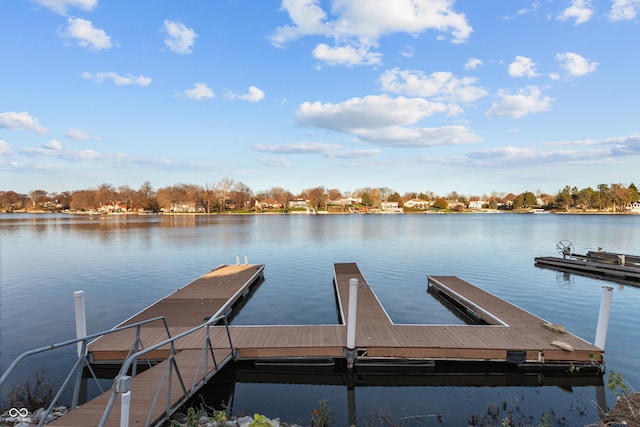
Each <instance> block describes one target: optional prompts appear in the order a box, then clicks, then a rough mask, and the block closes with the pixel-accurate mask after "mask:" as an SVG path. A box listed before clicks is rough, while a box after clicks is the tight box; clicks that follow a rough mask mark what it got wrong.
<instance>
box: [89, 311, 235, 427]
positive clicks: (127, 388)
mask: <svg viewBox="0 0 640 427" xmlns="http://www.w3.org/2000/svg"><path fill="white" fill-rule="evenodd" d="M220 321H223V322H224V327H225V330H226V333H227V339H228V341H229V349H230V356H228V357H234V358H235V350H234V347H233V342H232V340H231V333H230V332H229V323H228V321H227V316H225V315H220V316H217V317H214V318H211V319H209V320H208V321H207V322H206V323H203V324H201V325H198V326H196V327H194V328H191V329H189V330H188V331H185V332H182V333H180V334H178V335H175V336H173V337H170V338H168V339H167V340H165V341H162V342H159V343H156V344H154V345H152V346H151V347H148V348H146V349H144V350H140V351H138V352H136V353H135V354H132V355H131V356H129V357H128V358H127V359H126V360H125V362H124V363H123V364H122V367H121V368H120V372H119V373H118V375H117V376H116V378H115V379H114V387H113V388H112V390H113V391H112V393H111V397H110V398H109V402H108V403H107V406H106V407H105V410H104V413H103V414H102V418H101V420H100V423H99V424H98V426H99V427H102V426H104V425H105V424H106V422H107V419H108V417H109V415H110V413H111V410H112V409H113V405H114V403H115V401H116V399H117V397H118V395H119V394H120V396H121V402H122V404H121V417H120V425H121V426H128V422H129V420H128V417H129V413H128V407H129V402H130V399H131V378H132V377H131V376H128V375H127V373H128V372H129V369H131V368H132V366H134V365H135V363H136V361H137V360H138V359H139V358H140V357H142V356H145V355H147V354H148V353H150V352H152V351H154V350H157V349H159V348H160V347H164V346H167V345H169V346H170V347H169V348H170V351H169V358H168V363H167V366H166V367H165V368H164V369H165V370H164V372H163V374H162V377H161V378H160V381H159V383H158V387H157V389H156V392H155V395H154V398H153V401H152V402H151V407H150V408H149V412H148V414H147V419H146V421H145V426H148V425H150V423H151V417H152V414H153V409H154V408H155V405H156V403H157V401H158V399H159V398H160V392H161V388H162V386H163V384H164V381H165V379H166V378H167V376H168V385H167V402H166V409H165V414H164V418H163V421H164V420H166V419H168V418H169V417H170V416H171V415H172V414H173V412H175V411H176V410H177V409H178V408H179V407H180V406H181V405H182V404H183V403H184V402H186V401H187V400H188V399H189V398H190V397H192V396H193V395H194V394H195V393H196V392H197V391H198V390H199V389H200V387H201V386H202V385H203V384H205V383H206V382H207V381H208V380H209V379H210V378H211V377H212V376H213V375H214V374H215V373H216V372H217V370H218V366H219V363H218V361H217V360H216V357H215V355H214V352H213V345H212V343H211V336H210V328H211V326H215V325H216V324H217V323H219V322H220ZM201 329H206V333H205V338H204V342H203V344H202V347H201V349H200V358H199V360H198V365H197V367H196V371H195V373H194V375H193V381H192V383H191V387H190V388H189V389H188V390H187V388H186V386H185V382H184V379H183V377H182V374H181V373H180V369H179V367H178V364H177V363H176V360H175V355H176V348H175V342H176V341H177V340H179V339H181V338H184V337H186V336H188V335H191V334H193V333H194V332H197V331H199V330H201ZM207 353H208V354H207ZM209 355H210V356H211V358H212V360H213V363H214V369H213V370H212V371H211V372H210V373H209V372H208V371H209ZM203 363H204V366H202V365H203ZM201 368H203V369H202V376H199V373H200V371H201ZM174 371H175V374H176V377H177V381H178V382H179V386H180V388H181V390H182V397H181V398H180V399H179V400H178V402H177V403H176V404H175V405H171V389H172V386H173V373H174ZM133 376H135V374H134V375H133Z"/></svg>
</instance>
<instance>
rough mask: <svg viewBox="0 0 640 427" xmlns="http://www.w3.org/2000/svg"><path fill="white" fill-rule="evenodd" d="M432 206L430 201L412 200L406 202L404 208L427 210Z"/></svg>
mask: <svg viewBox="0 0 640 427" xmlns="http://www.w3.org/2000/svg"><path fill="white" fill-rule="evenodd" d="M430 205H431V203H429V201H428V200H423V199H411V200H407V201H406V202H404V206H406V207H408V208H412V209H413V208H415V209H427V208H429V206H430Z"/></svg>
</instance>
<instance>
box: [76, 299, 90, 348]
mask: <svg viewBox="0 0 640 427" xmlns="http://www.w3.org/2000/svg"><path fill="white" fill-rule="evenodd" d="M73 301H74V306H75V312H76V338H84V337H86V336H87V319H86V317H85V311H84V291H75V292H74V293H73ZM85 351H86V348H85ZM82 356H84V354H82V342H81V341H79V342H78V357H82Z"/></svg>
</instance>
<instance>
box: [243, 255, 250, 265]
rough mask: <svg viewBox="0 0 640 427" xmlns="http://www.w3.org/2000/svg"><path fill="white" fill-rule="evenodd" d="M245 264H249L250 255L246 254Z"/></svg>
mask: <svg viewBox="0 0 640 427" xmlns="http://www.w3.org/2000/svg"><path fill="white" fill-rule="evenodd" d="M244 265H249V255H247V254H244Z"/></svg>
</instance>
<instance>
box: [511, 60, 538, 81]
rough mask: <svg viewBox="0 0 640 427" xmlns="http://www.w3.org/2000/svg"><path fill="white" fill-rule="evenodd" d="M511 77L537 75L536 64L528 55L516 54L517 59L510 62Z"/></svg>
mask: <svg viewBox="0 0 640 427" xmlns="http://www.w3.org/2000/svg"><path fill="white" fill-rule="evenodd" d="M509 75H510V76H511V77H536V76H537V75H538V73H537V72H536V64H535V62H533V61H532V60H531V58H527V57H526V56H516V60H515V61H514V62H512V63H511V64H509Z"/></svg>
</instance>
